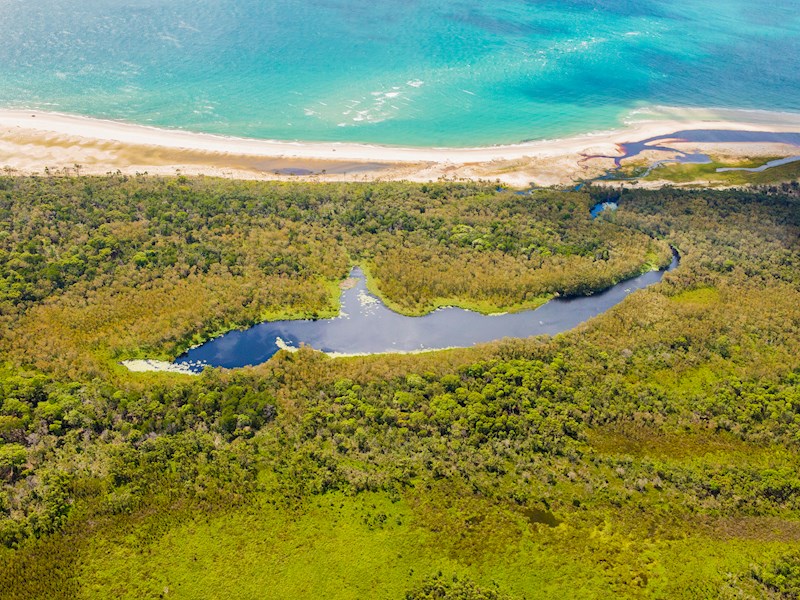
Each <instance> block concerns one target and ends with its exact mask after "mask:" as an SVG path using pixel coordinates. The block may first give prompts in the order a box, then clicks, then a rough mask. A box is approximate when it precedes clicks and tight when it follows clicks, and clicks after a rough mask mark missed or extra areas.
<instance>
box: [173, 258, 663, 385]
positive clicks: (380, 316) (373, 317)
mask: <svg viewBox="0 0 800 600" xmlns="http://www.w3.org/2000/svg"><path fill="white" fill-rule="evenodd" d="M677 265H678V257H677V255H676V256H674V257H673V260H672V264H670V266H669V267H668V269H667V270H672V269H674V268H675V267H676V266H677ZM664 272H665V271H650V272H648V273H644V274H643V275H640V276H638V277H635V278H633V279H629V280H627V281H623V282H622V283H619V284H617V285H615V286H613V287H611V288H609V289H607V290H605V291H603V292H600V293H598V294H594V295H593V296H585V297H578V298H557V299H555V300H551V301H550V302H548V303H547V304H545V305H543V306H541V307H539V308H537V309H536V310H528V311H524V312H519V313H511V314H502V315H482V314H480V313H476V312H472V311H468V310H464V309H461V308H441V309H439V310H436V311H434V312H432V313H430V314H428V315H425V316H423V317H406V316H403V315H400V314H398V313H396V312H393V311H391V310H389V309H388V308H387V307H386V306H385V305H384V304H383V303H382V302H381V301H380V300H379V299H378V298H376V297H375V296H373V295H371V294H370V293H369V292H368V291H367V288H366V282H365V279H364V273H363V272H362V271H361V269H359V268H355V269H353V271H352V272H351V274H350V276H351V277H353V278H355V279H356V285H355V286H354V287H352V288H350V289H348V290H344V291H343V292H342V297H341V305H342V309H341V314H340V315H339V316H338V317H336V318H333V319H320V320H317V321H311V320H304V321H271V322H264V323H260V324H258V325H255V326H253V327H251V328H250V329H246V330H244V331H231V332H230V333H227V334H225V335H223V336H221V337H218V338H216V339H214V340H211V341H210V342H207V343H205V344H203V345H202V346H199V347H197V348H194V349H193V350H189V351H188V352H187V353H186V354H184V355H183V356H180V357H178V359H177V360H176V362H177V363H179V364H187V365H190V366H192V367H193V368H194V369H195V370H201V369H202V368H203V366H204V365H210V366H214V367H226V368H235V367H244V366H247V365H255V364H259V363H262V362H265V361H266V360H268V359H269V358H270V357H271V356H272V355H273V354H275V353H276V352H277V351H278V350H279V345H280V344H281V343H284V344H288V345H291V346H294V347H298V346H299V345H300V344H306V345H308V346H311V347H312V348H314V349H316V350H322V351H324V352H337V353H343V354H365V353H370V354H371V353H380V352H408V351H414V350H436V349H442V348H450V347H467V346H472V345H474V344H479V343H482V342H490V341H493V340H499V339H502V338H505V337H514V338H525V337H530V336H533V335H540V334H551V335H553V334H556V333H561V332H564V331H567V330H569V329H572V328H574V327H576V326H577V325H579V324H580V323H583V322H584V321H586V320H588V319H590V318H592V317H595V316H597V315H599V314H601V313H603V312H605V311H607V310H608V309H609V308H611V307H612V306H614V305H616V304H618V303H620V302H622V300H624V299H625V297H626V296H627V295H628V294H630V293H632V292H634V291H636V290H640V289H642V288H645V287H647V286H649V285H652V284H654V283H657V282H659V281H661V278H662V277H663V276H664Z"/></svg>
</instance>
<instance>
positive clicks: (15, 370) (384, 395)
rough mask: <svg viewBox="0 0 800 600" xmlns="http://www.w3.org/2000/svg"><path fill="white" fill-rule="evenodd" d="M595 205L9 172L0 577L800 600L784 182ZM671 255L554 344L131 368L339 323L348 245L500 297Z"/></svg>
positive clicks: (397, 301)
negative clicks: (263, 331) (277, 322)
mask: <svg viewBox="0 0 800 600" xmlns="http://www.w3.org/2000/svg"><path fill="white" fill-rule="evenodd" d="M609 193H610V192H609V191H608V190H601V189H589V190H587V191H585V192H582V193H566V194H564V193H556V192H539V193H537V194H535V195H533V196H530V197H528V196H518V195H515V194H513V193H511V192H504V191H498V190H496V189H494V188H493V187H489V186H481V185H477V184H436V185H428V186H419V185H411V184H385V185H383V184H380V185H379V184H370V185H366V184H364V185H355V184H352V185H351V184H347V185H345V184H343V185H325V186H315V185H300V184H261V183H244V182H226V181H218V180H209V179H197V180H194V179H185V178H181V179H166V180H161V179H150V178H133V179H128V178H119V177H109V178H89V177H80V178H72V179H58V178H30V179H26V178H4V179H3V178H0V219H2V222H3V226H4V228H3V230H2V232H1V233H0V282H2V285H0V322H1V323H2V329H0V332H1V333H0V352H2V364H0V480H1V481H2V488H1V489H0V598H9V599H12V598H13V599H22V598H48V599H51V598H52V599H57V598H109V597H118V598H406V599H408V600H422V599H432V598H437V599H456V598H458V599H504V600H506V599H517V600H519V599H523V598H528V599H533V598H553V597H565V598H608V597H615V598H731V599H732V598H793V597H797V595H798V593H800V553H798V550H797V548H798V547H800V476H798V473H800V454H798V444H800V199H799V198H798V194H797V187H796V186H793V185H785V186H775V187H769V188H760V189H742V190H734V189H730V190H717V191H713V190H678V189H662V190H654V191H643V190H627V191H624V192H622V196H621V197H620V198H618V202H619V208H618V210H616V211H614V212H608V213H604V214H603V216H602V217H601V218H599V219H596V220H591V219H589V218H588V208H589V207H590V206H591V205H592V204H593V203H594V202H596V201H598V200H602V199H604V198H605V197H606V195H607V194H609ZM669 245H672V246H674V247H675V248H677V249H678V250H679V251H680V253H681V257H682V260H681V265H680V267H679V268H678V269H676V270H675V271H672V272H670V273H668V274H666V275H665V276H664V279H663V280H662V282H661V283H660V284H658V285H656V286H653V287H650V288H647V289H645V290H640V291H638V292H636V293H634V294H631V295H630V296H629V297H628V298H627V299H626V300H625V301H624V302H622V303H621V304H619V305H617V306H615V307H614V308H613V309H611V310H610V311H608V312H607V313H605V314H603V315H601V316H599V317H597V318H595V319H593V320H591V321H590V322H588V323H586V324H584V325H582V326H581V327H579V328H577V329H576V330H574V331H571V332H567V333H565V334H562V335H558V336H555V337H552V338H551V337H540V338H532V339H528V340H504V341H499V342H495V343H492V344H486V345H482V346H478V347H475V348H465V349H454V350H447V351H442V352H431V353H424V354H416V355H385V356H384V355H381V356H366V357H352V358H346V359H332V358H329V357H326V356H324V355H322V354H320V353H318V352H315V351H313V350H311V349H307V348H303V349H301V350H300V351H298V352H296V353H286V352H280V353H279V354H277V355H276V356H275V357H274V358H273V359H272V360H270V361H269V362H268V363H266V364H264V365H261V366H258V367H253V368H246V369H240V370H234V371H224V370H216V369H207V370H206V371H205V372H204V373H203V374H202V375H201V376H200V377H188V376H182V375H174V374H163V373H143V374H135V373H129V372H127V371H125V370H124V369H122V368H121V367H119V365H117V364H116V362H117V361H118V360H119V359H120V358H123V357H128V356H143V355H150V356H153V355H158V356H163V357H173V356H175V355H176V354H177V353H178V352H180V351H181V350H182V349H183V348H185V347H186V345H187V344H189V343H191V342H192V341H198V340H201V339H206V338H207V337H208V336H209V335H212V334H213V333H214V332H217V331H221V330H224V329H225V328H229V327H232V326H243V325H246V324H247V323H249V322H253V321H255V320H258V319H259V318H261V317H262V316H263V315H265V314H270V315H278V314H291V315H293V316H299V315H309V314H313V313H314V312H315V311H316V313H317V314H318V315H323V314H327V313H326V312H325V311H330V310H335V308H336V306H335V296H336V293H337V291H336V290H337V288H336V287H334V286H336V284H337V283H338V282H339V281H340V280H341V278H342V277H344V276H345V275H346V273H347V271H348V269H349V268H350V266H351V265H352V264H362V265H364V266H365V267H366V268H367V270H368V272H369V273H370V276H371V286H373V287H372V289H374V290H375V291H376V292H377V293H379V294H380V295H381V296H382V297H383V298H385V299H386V300H387V301H388V302H390V303H392V306H394V307H396V308H397V309H398V310H402V311H404V312H406V313H408V314H418V313H419V312H424V311H425V310H428V309H429V308H430V307H432V306H436V305H437V303H438V302H440V301H441V299H442V298H447V299H459V298H460V299H462V301H463V302H464V303H467V304H468V305H471V306H476V307H482V308H485V309H486V310H490V309H491V310H492V311H494V310H506V309H511V310H513V309H514V308H519V307H520V306H523V305H524V304H525V303H527V302H534V303H535V302H536V301H538V300H537V299H539V298H542V297H547V296H551V295H554V294H565V293H591V292H592V291H595V290H597V289H601V288H602V287H605V286H607V285H609V284H610V283H611V282H614V281H618V280H620V279H621V278H624V277H626V276H628V275H629V274H631V273H637V272H641V271H642V270H645V269H648V268H651V267H652V265H653V263H657V264H663V263H664V261H667V260H669V256H670V252H669ZM440 273H445V275H442V276H439V275H438V274H440ZM284 311H285V312H284Z"/></svg>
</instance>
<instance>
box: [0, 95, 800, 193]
mask: <svg viewBox="0 0 800 600" xmlns="http://www.w3.org/2000/svg"><path fill="white" fill-rule="evenodd" d="M694 129H723V130H729V131H761V132H771V133H779V132H800V114H794V113H773V112H764V111H707V110H699V109H681V110H677V109H660V110H649V111H643V112H641V113H640V114H634V115H632V117H631V119H629V120H628V121H627V122H626V124H625V126H624V127H623V128H620V129H617V130H613V131H607V132H599V133H593V134H586V135H581V136H576V137H570V138H564V139H556V140H541V141H534V142H528V143H521V144H514V145H500V146H487V147H476V148H407V147H396V146H378V145H369V144H353V143H333V142H328V143H325V142H283V141H273V140H256V139H244V138H234V137H224V136H218V135H211V134H203V133H192V132H187V131H180V130H170V129H158V128H154V127H148V126H142V125H134V124H128V123H122V122H117V121H108V120H102V119H93V118H88V117H81V116H73V115H64V114H59V113H49V112H40V111H22V110H2V111H0V169H5V170H6V171H7V172H16V173H22V174H33V173H43V172H45V170H48V171H49V172H59V171H61V172H65V171H66V172H71V173H75V172H76V171H77V172H80V173H82V174H105V173H107V172H115V171H117V170H119V171H122V172H124V173H130V174H133V173H143V172H147V173H149V174H154V175H155V174H158V175H174V174H175V173H178V172H180V173H183V174H187V175H199V174H205V175H213V176H223V177H236V178H245V179H299V178H311V179H315V180H330V181H364V180H410V181H432V180H437V179H441V178H448V179H460V178H464V179H490V180H499V181H502V182H503V183H505V184H508V185H511V186H516V187H523V186H527V185H530V184H531V183H534V184H536V185H558V184H569V183H571V182H574V181H578V180H580V179H585V178H589V177H594V176H597V175H599V174H602V173H603V172H604V171H605V170H606V169H608V168H610V167H611V166H612V165H613V159H611V158H594V159H591V160H585V157H586V156H591V155H604V156H606V157H614V156H619V155H620V150H619V146H620V145H621V144H625V143H629V142H633V141H640V140H644V139H649V138H651V137H656V136H668V135H670V134H672V133H674V132H677V131H681V130H694ZM682 149H684V150H687V151H694V152H704V151H713V152H714V153H718V154H722V155H725V156H728V157H734V158H735V157H753V156H772V157H775V156H790V155H792V154H797V148H796V147H794V146H788V145H785V144H773V143H759V144H755V143H714V144H699V143H694V144H693V143H683V144H682Z"/></svg>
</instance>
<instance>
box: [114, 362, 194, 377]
mask: <svg viewBox="0 0 800 600" xmlns="http://www.w3.org/2000/svg"><path fill="white" fill-rule="evenodd" d="M120 364H121V365H122V366H124V367H127V368H128V370H129V371H133V372H134V373H146V372H157V373H180V374H182V375H197V373H194V372H192V371H191V369H189V367H187V366H186V365H178V364H175V363H171V362H167V361H164V360H151V359H145V360H123V361H122V362H121V363H120Z"/></svg>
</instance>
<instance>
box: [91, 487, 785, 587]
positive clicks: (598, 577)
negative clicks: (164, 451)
mask: <svg viewBox="0 0 800 600" xmlns="http://www.w3.org/2000/svg"><path fill="white" fill-rule="evenodd" d="M426 493H427V494H434V493H435V492H424V491H419V490H415V491H414V492H413V496H412V495H409V496H407V497H405V498H402V499H399V500H398V499H397V498H394V499H390V498H389V497H388V496H387V495H385V494H380V493H362V494H359V495H357V496H347V495H344V494H341V493H329V494H325V495H323V496H320V497H317V498H313V499H311V500H310V501H309V502H308V503H307V505H306V506H304V507H302V508H293V509H287V508H279V507H277V506H275V505H272V504H269V503H266V502H263V501H256V502H254V503H253V504H252V505H250V506H248V507H245V508H242V509H238V510H234V511H232V512H228V513H226V514H224V515H219V516H211V517H206V516H204V515H202V514H198V515H195V516H193V517H188V518H186V519H184V520H182V521H181V522H178V523H176V525H175V526H174V527H171V528H169V529H168V530H166V531H165V532H163V533H161V534H159V535H156V536H151V537H147V536H142V535H140V532H141V531H142V530H146V523H139V524H138V526H137V529H133V530H130V531H128V532H126V531H125V530H124V529H122V528H119V529H116V530H115V531H114V532H112V533H109V532H101V533H99V534H98V536H97V537H95V538H93V539H92V540H90V541H89V543H88V545H87V547H86V550H85V552H84V553H83V555H82V556H81V558H80V560H79V564H80V565H81V567H80V570H79V573H78V587H79V588H80V590H81V597H83V598H108V597H115V598H137V599H140V598H161V597H164V598H192V599H200V598H209V599H211V598H220V599H229V598H297V599H301V598H326V599H332V600H334V599H357V598H403V597H404V594H405V592H406V591H407V590H409V589H411V588H413V587H415V586H417V585H418V584H419V583H420V582H421V581H422V580H423V579H425V578H427V577H430V576H433V575H435V574H437V573H439V572H442V573H443V574H444V575H445V576H446V577H451V576H453V575H458V576H459V577H464V576H467V577H470V578H472V579H473V580H475V581H476V582H478V583H479V584H481V585H484V586H492V585H493V584H495V583H496V584H497V585H498V587H499V589H500V590H501V591H503V592H505V593H507V594H509V595H511V596H512V597H515V598H523V597H524V598H528V599H536V598H554V597H580V598H607V597H612V596H613V597H618V598H640V597H662V598H690V597H697V596H696V595H693V594H696V593H697V590H698V589H702V590H705V592H704V593H703V594H701V595H700V597H714V596H716V595H717V594H716V592H717V591H719V590H721V589H722V588H724V587H725V585H726V580H727V579H728V578H729V575H728V574H730V573H733V574H739V573H746V572H747V570H748V568H749V567H750V565H751V564H753V563H756V562H759V563H763V562H764V561H765V560H769V559H771V558H774V557H777V556H779V555H781V554H782V553H785V552H786V551H788V550H789V549H790V548H791V547H792V545H793V544H794V543H796V540H795V539H794V537H793V536H792V535H788V536H786V535H780V534H777V535H770V534H769V532H765V533H764V535H755V536H754V535H753V534H752V531H750V532H749V533H748V532H742V531H737V530H733V531H725V530H724V528H721V527H719V526H716V527H712V526H702V527H699V526H698V529H697V530H696V531H693V530H692V528H691V527H688V528H685V529H684V530H683V531H680V532H676V533H679V535H675V536H665V537H663V538H660V539H659V538H648V537H646V536H640V535H635V534H631V533H630V531H629V529H628V527H627V524H626V523H625V521H627V520H629V519H633V518H636V515H631V514H627V513H619V514H615V513H614V512H611V511H609V512H608V513H607V514H598V515H593V516H592V518H591V519H585V520H583V519H581V518H573V519H570V520H568V521H567V522H564V523H561V524H560V525H558V526H556V527H548V526H545V525H541V524H531V523H529V522H527V521H526V520H525V519H524V518H523V517H522V516H521V515H520V514H519V513H517V512H516V511H514V510H513V509H512V508H510V507H504V506H496V505H495V506H492V505H489V504H485V505H484V506H481V503H472V504H461V505H457V506H455V507H450V508H447V509H443V508H442V501H441V500H439V499H437V498H429V497H425V494H426ZM684 525H685V524H684ZM774 527H777V529H778V530H780V529H781V527H782V525H781V522H775V523H773V528H774ZM755 529H756V530H757V526H756V528H755ZM698 586H700V587H698Z"/></svg>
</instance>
